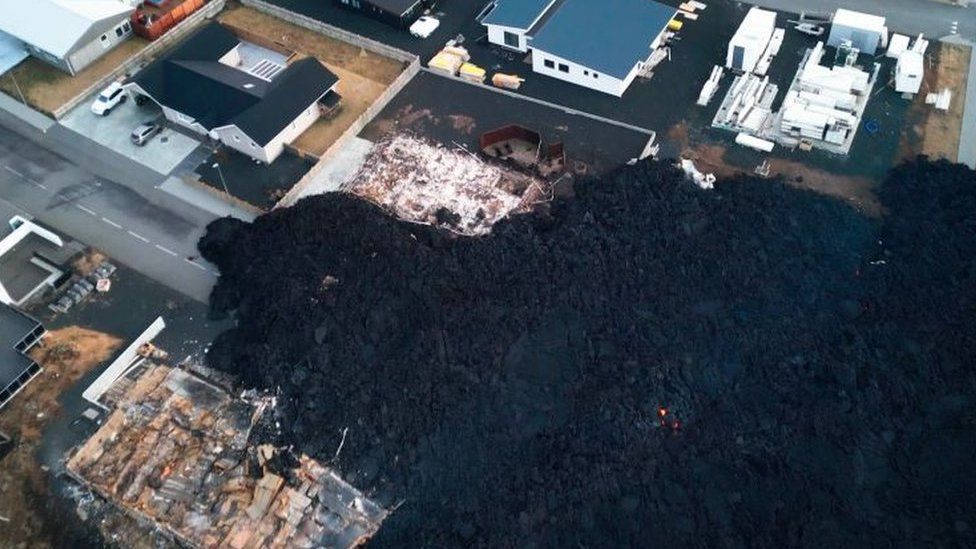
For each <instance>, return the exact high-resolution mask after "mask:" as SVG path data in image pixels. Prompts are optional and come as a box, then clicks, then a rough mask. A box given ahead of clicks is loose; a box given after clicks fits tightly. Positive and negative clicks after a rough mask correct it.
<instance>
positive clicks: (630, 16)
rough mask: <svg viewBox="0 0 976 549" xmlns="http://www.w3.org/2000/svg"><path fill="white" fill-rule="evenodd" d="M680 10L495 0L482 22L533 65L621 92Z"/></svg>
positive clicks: (625, 1)
mask: <svg viewBox="0 0 976 549" xmlns="http://www.w3.org/2000/svg"><path fill="white" fill-rule="evenodd" d="M676 13H677V10H676V9H675V8H673V7H670V6H667V5H664V4H660V3H658V2H654V1H653V0H603V1H601V2H594V1H593V0H495V1H494V2H493V3H492V4H491V5H490V6H489V9H488V10H487V11H486V13H485V14H484V15H483V16H482V19H481V22H482V24H483V25H485V27H486V28H487V30H488V39H489V41H490V42H491V43H493V44H496V45H499V46H502V47H505V48H508V49H512V50H516V51H530V52H531V53H532V70H533V71H534V72H537V73H539V74H544V75H546V76H550V77H552V78H558V79H560V80H564V81H567V82H571V83H573V84H577V85H579V86H584V87H587V88H590V89H593V90H597V91H600V92H603V93H607V94H610V95H614V96H617V97H620V96H622V95H623V94H624V92H625V91H626V90H627V88H628V87H629V86H630V84H631V82H633V81H634V78H636V77H637V75H638V74H639V73H640V72H641V70H642V69H644V67H645V63H646V62H648V61H649V60H650V58H651V55H652V53H653V52H654V50H656V49H658V48H659V47H660V46H661V44H662V42H663V40H664V35H665V33H666V32H667V26H668V23H669V22H670V21H671V19H672V18H673V17H674V16H675V14H676Z"/></svg>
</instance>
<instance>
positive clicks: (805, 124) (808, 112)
mask: <svg viewBox="0 0 976 549" xmlns="http://www.w3.org/2000/svg"><path fill="white" fill-rule="evenodd" d="M823 55H824V49H823V42H818V43H817V45H816V46H815V47H814V48H812V49H811V50H808V51H807V54H806V57H805V58H804V61H803V63H802V64H801V66H800V70H799V71H798V72H797V75H796V78H795V79H794V81H793V85H792V86H791V88H790V90H789V92H787V95H786V98H785V99H784V101H783V107H782V110H781V111H780V125H779V131H780V133H781V134H783V135H785V136H789V137H792V138H800V139H806V140H813V141H820V142H824V143H827V144H830V145H835V146H843V147H844V149H845V150H842V151H838V152H846V149H847V148H848V147H849V146H850V141H851V140H852V139H853V135H854V132H855V131H856V129H857V125H858V121H859V120H860V117H861V115H862V113H863V111H864V107H865V106H866V104H867V101H868V99H869V97H868V96H869V93H870V90H871V87H872V86H873V85H874V80H875V78H876V76H877V71H878V66H877V65H875V70H874V73H873V74H872V73H868V72H866V71H864V70H861V69H860V68H857V67H854V66H852V65H847V64H845V65H843V66H834V67H825V66H823V65H821V64H820V62H821V60H822V58H823ZM850 58H851V57H848V59H850ZM854 58H856V55H855V56H854Z"/></svg>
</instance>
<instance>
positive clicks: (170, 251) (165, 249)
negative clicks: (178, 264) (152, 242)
mask: <svg viewBox="0 0 976 549" xmlns="http://www.w3.org/2000/svg"><path fill="white" fill-rule="evenodd" d="M156 249H157V250H159V251H161V252H163V253H166V254H169V255H171V256H173V257H176V252H174V251H173V250H171V249H169V248H164V247H162V246H160V245H159V244H156Z"/></svg>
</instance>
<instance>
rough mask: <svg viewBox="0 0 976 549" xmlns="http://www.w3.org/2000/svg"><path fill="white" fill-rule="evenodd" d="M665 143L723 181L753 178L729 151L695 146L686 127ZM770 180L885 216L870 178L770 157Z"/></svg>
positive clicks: (716, 146) (704, 144)
mask: <svg viewBox="0 0 976 549" xmlns="http://www.w3.org/2000/svg"><path fill="white" fill-rule="evenodd" d="M665 139H666V140H667V141H670V142H672V143H674V144H675V146H677V147H678V149H679V150H680V151H681V156H682V157H684V158H689V159H691V160H694V161H695V166H696V167H697V168H698V169H699V170H701V171H702V172H704V173H713V174H715V175H716V176H717V177H719V178H722V179H730V178H735V177H737V176H752V175H754V174H753V172H752V168H754V167H755V165H750V166H748V167H746V166H743V165H741V164H739V163H737V162H733V161H731V160H730V159H729V158H728V155H727V153H728V147H727V146H725V145H724V144H721V143H715V142H711V141H707V142H706V141H703V142H701V143H697V142H695V140H694V139H692V138H691V137H690V136H689V130H688V126H687V124H685V123H681V124H676V125H674V126H672V127H671V128H669V129H668V131H667V133H666V135H665ZM768 160H769V177H781V178H782V179H783V181H784V182H785V183H786V184H787V185H790V186H792V187H797V188H801V189H809V190H812V191H816V192H819V193H821V194H826V195H829V196H835V197H838V198H841V199H843V200H845V201H847V202H848V203H850V204H852V205H853V206H855V207H856V208H857V209H858V210H860V211H862V212H864V213H866V214H867V215H870V216H878V215H880V214H881V211H882V208H881V205H880V203H879V202H878V198H877V196H876V195H875V192H874V187H875V184H874V182H873V181H872V180H871V178H869V177H865V176H858V175H851V174H840V173H836V172H832V171H828V170H825V169H823V168H818V167H815V166H812V165H808V164H807V163H804V162H800V161H797V160H791V159H787V158H781V157H775V156H771V157H768Z"/></svg>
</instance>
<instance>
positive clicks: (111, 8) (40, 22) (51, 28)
mask: <svg viewBox="0 0 976 549" xmlns="http://www.w3.org/2000/svg"><path fill="white" fill-rule="evenodd" d="M133 11H135V8H133V7H132V6H129V5H127V4H125V3H122V2H119V1H118V0H12V1H9V2H3V14H2V15H0V31H3V32H6V33H7V34H9V35H11V36H14V37H16V38H19V39H20V40H21V41H22V42H26V43H28V44H31V45H32V46H34V47H36V48H39V49H42V50H44V51H46V52H48V53H50V54H51V55H55V56H57V57H62V58H63V57H65V56H66V55H67V54H68V53H70V52H71V51H72V50H73V49H74V48H75V47H76V46H77V45H78V44H79V43H81V42H84V43H88V42H90V41H91V40H94V38H95V37H96V36H99V35H101V34H102V33H104V32H106V31H108V30H109V29H111V28H112V27H114V26H115V25H117V24H119V23H121V22H122V21H123V20H125V19H126V18H127V17H129V14H131V13H132V12H133Z"/></svg>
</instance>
